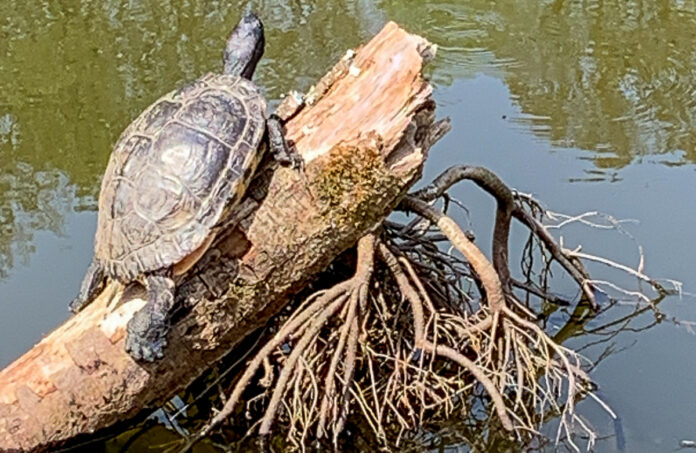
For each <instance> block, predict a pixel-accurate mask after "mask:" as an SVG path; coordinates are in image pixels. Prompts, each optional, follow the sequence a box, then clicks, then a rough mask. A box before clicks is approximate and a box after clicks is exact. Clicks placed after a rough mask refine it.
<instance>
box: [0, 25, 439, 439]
mask: <svg viewBox="0 0 696 453" xmlns="http://www.w3.org/2000/svg"><path fill="white" fill-rule="evenodd" d="M433 54H434V48H433V47H432V46H431V45H430V44H429V43H428V42H427V41H425V40H424V39H423V38H420V37H418V36H415V35H410V34H408V33H406V32H405V31H403V30H402V29H400V28H399V27H398V26H397V25H396V24H394V23H389V24H387V25H386V26H385V28H384V29H383V30H382V31H381V32H380V33H379V34H378V35H377V36H376V37H375V38H373V39H372V40H371V41H370V42H369V43H368V44H366V45H365V46H364V47H362V48H361V49H359V50H358V51H357V52H356V53H352V52H349V53H348V54H346V56H345V57H344V58H343V59H342V60H341V61H340V62H339V63H338V64H337V65H336V66H335V67H334V68H333V69H332V70H331V71H330V72H329V73H328V74H327V75H326V76H325V77H324V78H323V79H322V80H321V81H320V82H319V83H318V84H317V86H315V88H314V89H313V90H312V91H310V93H309V95H308V97H307V99H308V102H307V105H306V106H305V107H304V108H303V109H302V110H301V111H300V112H299V113H298V114H297V115H296V116H295V117H294V118H293V119H292V120H291V121H290V122H289V123H288V124H287V135H288V138H289V139H291V140H292V141H294V142H295V146H296V147H297V149H298V151H299V152H300V153H301V154H302V156H303V157H304V159H305V162H306V167H305V172H304V174H302V173H298V172H296V171H293V170H292V169H286V168H278V169H277V170H275V171H271V170H270V169H266V170H264V171H263V172H262V175H263V176H262V177H260V178H258V179H257V181H256V183H255V187H254V188H253V190H252V191H251V195H250V197H249V198H248V199H247V200H245V201H244V203H243V207H244V209H243V212H244V214H245V217H244V218H243V219H242V220H241V223H240V224H239V226H238V227H237V228H235V229H234V230H233V231H231V232H229V233H227V234H226V235H225V236H224V237H221V238H218V239H217V240H216V242H215V244H214V246H213V247H212V248H211V249H210V250H209V251H208V252H207V253H206V255H205V256H204V257H203V259H202V260H201V261H200V262H199V263H198V265H196V266H195V267H194V268H193V269H192V270H191V271H190V272H189V273H188V274H186V275H184V276H183V277H182V278H181V279H180V280H179V281H178V283H177V284H178V287H177V299H178V302H179V303H180V304H181V306H185V307H187V310H186V311H185V313H182V315H181V316H180V319H178V320H177V322H176V324H175V326H174V328H173V331H172V332H171V334H170V335H169V346H168V347H167V348H166V350H165V358H164V359H163V360H160V361H158V362H156V363H154V364H140V363H136V362H134V361H133V360H131V358H130V357H129V356H128V355H127V354H126V353H125V352H124V348H123V341H124V334H125V326H126V323H127V321H128V319H130V317H131V315H132V314H133V313H134V312H135V311H136V310H138V309H139V308H140V307H141V306H142V305H143V303H144V302H143V300H142V299H141V297H142V294H141V293H139V292H138V290H137V289H133V288H129V289H127V290H126V294H124V290H123V288H120V287H119V286H118V285H117V284H111V285H109V286H108V287H107V289H106V290H105V291H104V293H103V294H102V295H101V296H100V297H99V298H98V300H97V301H95V302H94V303H92V305H90V306H89V307H87V308H86V309H85V310H84V311H83V312H81V313H80V314H78V315H77V316H75V317H73V318H71V319H70V320H69V321H67V322H66V323H65V324H63V325H62V326H60V327H59V328H57V329H56V330H55V331H54V332H52V333H51V334H50V335H48V336H47V337H45V338H44V339H43V340H42V341H41V342H40V343H38V344H37V345H36V346H34V347H33V348H32V349H31V350H30V351H28V352H27V353H26V354H25V355H24V356H22V357H20V358H19V359H18V360H16V361H15V362H14V363H12V364H11V365H9V366H8V367H7V368H5V369H4V370H2V371H0V451H26V450H34V449H45V448H48V447H50V446H54V445H57V444H60V443H63V442H65V441H66V440H69V439H71V438H73V437H74V436H76V435H79V434H84V433H92V432H94V431H96V430H99V429H102V428H105V427H108V426H110V425H112V424H114V423H116V422H117V421H121V420H124V419H128V418H129V417H132V416H135V415H137V414H138V413H139V412H141V411H142V410H144V409H146V408H152V407H154V406H156V405H158V404H160V403H162V402H163V401H165V400H167V399H168V398H170V397H172V396H173V395H174V394H175V393H176V392H177V391H180V390H181V389H183V388H185V387H186V386H187V385H188V384H189V383H190V382H191V381H192V380H193V379H195V378H196V377H197V376H199V375H200V374H201V373H202V372H203V371H205V370H206V369H207V368H208V367H209V366H210V365H211V364H213V363H214V362H215V361H216V360H218V359H219V358H220V357H221V356H222V355H224V354H225V353H226V352H228V351H229V350H230V348H232V347H233V346H234V345H235V344H237V343H238V342H239V341H240V340H241V339H243V338H244V337H245V335H247V334H249V333H250V332H252V331H253V330H254V329H256V328H257V327H259V326H261V325H263V324H264V323H265V322H266V321H267V320H268V318H269V317H270V316H272V315H273V314H275V313H277V312H278V311H279V310H280V308H282V306H283V305H284V304H285V303H286V302H287V300H288V298H289V296H290V295H291V294H292V293H294V292H296V291H298V290H299V289H301V288H302V287H303V286H305V285H306V284H307V283H308V282H309V281H310V280H311V278H312V276H313V275H315V274H316V273H317V272H318V271H320V270H322V269H324V268H325V267H326V266H327V265H328V264H329V263H330V262H331V261H332V260H333V259H334V258H335V257H336V256H337V255H338V254H339V253H341V252H342V251H344V250H346V249H347V248H349V247H351V246H352V245H354V244H355V243H356V241H357V240H358V239H359V238H360V237H361V236H362V235H364V234H365V233H366V232H367V231H369V230H370V229H371V228H373V227H374V226H375V225H376V224H378V223H379V222H380V221H381V220H382V219H383V218H384V217H385V216H386V215H388V214H389V213H390V211H391V210H392V209H393V208H394V207H395V206H396V204H397V203H398V202H399V200H400V198H401V197H402V196H403V195H404V194H405V193H406V191H407V190H408V189H409V188H410V186H411V185H412V184H413V183H414V182H415V181H416V180H417V179H418V177H419V176H420V172H421V168H422V165H423V162H424V159H425V156H426V153H427V151H428V149H429V148H430V146H431V145H432V143H433V142H434V141H436V140H437V139H439V138H440V137H441V136H442V135H443V134H444V133H445V132H446V131H447V129H448V125H449V123H448V122H447V121H442V122H436V121H435V116H434V110H435V105H434V102H433V101H432V99H431V97H430V96H431V87H430V85H429V84H428V83H427V81H425V80H424V79H423V78H422V75H421V70H422V66H423V64H424V62H425V61H427V60H428V59H430V58H431V57H432V56H433ZM140 291H141V290H140ZM51 303H64V301H51Z"/></svg>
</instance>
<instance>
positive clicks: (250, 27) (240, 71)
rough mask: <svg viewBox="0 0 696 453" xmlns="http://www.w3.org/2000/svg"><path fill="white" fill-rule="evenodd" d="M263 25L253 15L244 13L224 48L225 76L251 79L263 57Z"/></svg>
mask: <svg viewBox="0 0 696 453" xmlns="http://www.w3.org/2000/svg"><path fill="white" fill-rule="evenodd" d="M264 43H265V41H264V37H263V24H262V23H261V20H260V19H259V18H258V16H257V15H256V14H254V13H245V14H244V16H242V19H241V20H240V21H239V23H238V24H237V26H236V27H234V30H232V34H231V35H230V37H229V39H228V40H227V47H225V56H224V62H225V74H231V75H236V76H240V77H244V78H246V79H251V76H252V75H253V74H254V69H256V63H258V62H259V60H260V59H261V56H262V55H263V46H264Z"/></svg>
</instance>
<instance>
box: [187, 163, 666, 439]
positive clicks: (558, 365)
mask: <svg viewBox="0 0 696 453" xmlns="http://www.w3.org/2000/svg"><path fill="white" fill-rule="evenodd" d="M463 179H470V180H472V181H474V182H476V183H477V184H478V185H479V186H480V187H482V188H483V189H484V190H486V191H487V192H488V193H490V194H491V195H493V196H494V197H495V199H496V200H497V214H496V226H495V228H494V235H493V259H492V260H489V259H488V258H487V257H486V256H485V255H484V254H483V253H482V252H481V250H480V249H479V248H478V246H477V245H476V244H475V243H474V242H473V240H472V239H471V237H470V235H468V234H467V233H466V232H464V231H463V230H462V229H461V228H460V227H459V226H458V225H457V224H456V223H455V222H454V220H452V219H451V218H450V217H448V216H447V215H446V213H445V212H442V211H439V210H438V209H436V208H435V207H434V206H433V205H432V202H434V201H435V200H436V199H438V198H440V197H447V190H448V189H449V188H450V187H451V186H452V185H453V184H455V183H456V182H458V181H461V180H463ZM445 206H447V204H446V205H445ZM400 209H402V210H406V211H408V212H412V213H415V214H416V215H417V218H416V220H414V221H412V222H410V223H409V224H406V225H402V224H400V223H396V222H394V221H385V222H384V225H383V226H382V229H381V230H377V231H376V232H375V233H374V234H371V235H368V236H365V237H363V238H362V239H361V240H360V241H359V243H358V245H357V263H356V266H355V269H356V270H355V273H354V275H353V276H352V277H351V278H349V279H348V280H345V281H343V282H341V283H338V284H336V285H334V286H333V287H331V288H329V289H326V290H322V291H319V292H317V293H315V294H313V295H311V296H309V297H308V298H306V299H305V300H304V302H302V303H301V304H300V305H299V307H298V308H297V309H295V310H294V311H293V314H292V316H290V317H289V318H288V319H287V320H285V321H282V320H280V319H278V320H277V321H276V324H275V327H274V328H275V329H276V333H275V335H273V337H272V338H271V339H270V340H269V341H267V343H266V344H265V345H264V346H263V347H261V348H260V350H259V351H258V353H257V354H256V356H255V357H254V358H253V359H252V360H251V361H250V362H249V363H248V365H247V367H246V369H245V370H244V373H243V374H242V375H241V377H240V378H239V379H237V380H236V383H235V385H234V389H233V391H232V393H231V395H230V397H229V398H228V399H227V401H226V402H225V404H224V406H223V408H222V409H221V410H220V412H219V413H217V415H215V416H214V417H213V418H212V419H211V420H210V421H209V422H208V424H207V425H206V426H205V427H204V428H203V429H202V430H200V431H199V434H198V436H196V437H195V438H194V439H193V441H195V440H197V439H200V438H201V437H203V436H206V435H209V434H210V433H212V432H213V430H214V429H215V428H216V427H217V426H218V425H219V424H220V423H221V422H222V421H224V420H225V419H227V418H228V417H229V416H230V415H231V414H232V413H233V411H234V408H235V406H236V405H237V404H238V403H239V402H240V400H241V397H242V394H243V392H244V390H245V389H246V388H247V387H248V386H249V384H250V383H251V382H252V379H253V378H254V376H255V375H256V374H257V371H258V370H259V368H260V367H261V366H262V365H264V367H265V368H269V367H270V368H271V369H274V368H275V369H278V370H279V373H278V377H277V378H276V379H274V384H273V385H272V386H269V387H268V388H269V390H268V391H267V393H269V394H270V396H269V398H268V400H267V403H266V404H265V409H264V410H263V414H261V415H260V417H259V421H258V426H259V428H258V434H259V435H260V437H261V440H262V443H264V444H266V443H267V442H268V441H269V439H270V436H271V434H272V431H274V430H279V431H282V432H283V434H284V436H285V438H286V441H287V442H289V443H290V444H291V445H293V446H294V447H295V448H296V449H300V450H302V449H304V448H305V447H306V446H307V445H308V443H309V439H316V440H317V441H318V442H330V443H331V444H332V445H333V447H334V448H338V447H339V445H340V443H341V434H342V433H344V431H345V428H346V426H347V423H348V420H349V419H350V418H351V416H352V415H357V414H360V415H361V417H362V420H364V421H365V422H366V423H367V425H368V426H369V429H370V430H371V431H372V433H373V434H374V436H375V438H376V439H377V442H378V443H379V444H380V445H381V446H382V447H384V446H389V445H396V446H398V445H399V443H400V442H402V441H404V440H405V436H407V434H408V433H412V432H414V430H415V429H418V428H421V429H422V428H423V427H424V426H426V425H428V424H429V423H430V422H431V421H433V420H442V419H445V418H447V417H450V416H451V415H452V414H453V413H454V412H455V411H457V410H459V411H462V410H465V411H467V412H468V413H469V414H475V413H476V412H477V411H480V410H484V412H486V413H487V411H488V409H487V408H489V409H490V411H491V412H492V413H495V414H496V417H495V419H497V421H498V423H499V425H498V426H499V427H500V428H502V432H507V433H508V434H507V436H508V437H509V438H512V439H515V441H516V442H523V443H524V442H525V440H528V439H530V438H532V437H537V436H540V430H541V427H542V425H543V424H544V423H546V422H547V421H548V420H549V417H550V416H554V417H558V430H557V434H556V441H557V442H558V441H560V440H564V441H565V442H566V443H567V445H569V446H570V447H571V448H574V449H576V450H577V449H578V446H577V445H576V444H575V443H574V441H573V438H574V434H573V433H574V431H573V429H574V425H575V426H576V427H578V426H579V428H580V429H581V430H584V432H585V436H586V437H585V439H586V444H587V446H588V447H589V448H591V446H592V444H593V442H594V439H595V437H594V436H595V434H594V433H593V432H592V430H591V428H590V427H588V426H587V425H586V424H585V423H584V422H583V421H582V420H580V419H579V418H578V417H577V415H576V414H575V411H574V406H575V402H576V400H577V399H578V398H580V397H582V396H583V395H585V394H587V393H588V392H592V389H593V385H592V382H591V381H590V378H589V376H588V375H587V373H586V372H585V371H584V370H583V365H584V364H585V363H586V361H584V359H583V358H582V357H581V356H580V355H579V354H577V353H576V352H574V351H572V350H570V349H568V348H566V347H564V346H562V345H561V344H559V343H557V342H556V341H554V339H553V338H551V337H550V336H549V335H548V334H547V333H546V332H545V331H544V329H543V328H542V327H540V326H539V325H538V324H537V322H536V321H537V319H538V313H537V312H536V311H534V310H531V309H530V308H529V307H528V306H526V305H524V304H523V303H522V302H520V300H519V299H518V298H517V296H516V294H515V292H514V291H522V292H523V293H524V294H525V295H526V296H527V297H530V296H533V297H537V298H542V299H548V300H551V301H556V302H558V303H559V304H560V303H563V304H564V305H569V304H570V302H569V301H566V300H563V299H560V298H558V297H556V296H552V295H551V294H550V293H549V292H548V291H547V289H546V286H545V285H532V284H530V282H529V281H528V282H520V281H516V280H514V279H513V278H512V277H511V276H510V270H509V263H508V236H509V232H510V223H511V220H512V218H513V217H514V218H516V219H518V220H519V221H520V222H521V223H522V224H523V225H525V226H526V227H527V228H528V229H529V230H530V234H531V236H532V238H533V239H534V240H535V241H536V242H537V243H538V244H539V246H540V249H541V253H542V256H543V257H545V258H544V263H543V265H542V269H541V271H540V272H541V274H542V275H543V279H544V280H543V281H544V282H546V281H547V280H548V277H547V274H548V272H549V269H550V262H551V260H555V261H557V262H558V263H560V264H561V266H562V267H563V268H564V269H565V270H566V271H568V272H569V273H570V275H571V276H572V277H573V278H574V279H575V281H576V282H577V284H578V286H579V287H580V288H581V290H582V292H583V293H584V295H585V298H586V300H587V302H588V303H589V304H590V306H592V307H595V308H596V307H597V304H596V301H595V298H594V291H595V287H594V284H593V280H591V278H590V276H589V274H588V273H587V271H586V270H585V268H584V266H583V264H582V262H581V261H580V259H581V258H587V259H592V258H594V257H591V256H590V257H589V258H588V256H586V255H583V254H581V253H579V252H573V251H568V250H565V249H563V248H562V247H561V246H560V245H559V244H558V243H557V242H556V241H555V239H554V238H553V237H552V236H551V234H550V233H549V232H548V230H547V228H546V227H544V226H543V225H542V223H541V221H540V220H538V219H537V217H543V212H544V211H543V210H541V208H540V206H539V205H538V204H537V203H536V202H535V201H534V200H532V199H531V198H530V197H527V196H522V195H519V194H516V193H515V192H513V191H512V190H510V189H509V188H508V187H507V186H506V185H505V184H504V183H503V182H502V181H501V180H500V179H499V178H497V177H496V176H495V175H494V174H493V173H491V172H490V171H489V170H486V169H484V168H481V167H461V166H460V167H452V168H450V169H449V170H447V171H446V172H445V173H443V174H442V175H441V176H440V177H438V178H437V179H436V180H435V181H434V182H433V184H432V185H430V186H428V187H426V188H424V189H422V190H419V191H417V192H415V193H413V194H411V195H409V196H406V197H405V198H404V199H403V201H402V203H401V205H400ZM447 243H448V244H449V245H451V246H452V248H453V249H454V250H456V251H457V252H458V253H459V254H461V256H458V255H457V254H456V253H451V252H450V251H448V250H447V249H445V248H444V247H443V245H445V244H447ZM532 255H533V254H532V253H531V252H529V253H528V257H527V258H526V259H527V260H528V261H530V262H529V263H527V264H526V265H525V266H527V272H525V273H526V274H527V273H529V272H531V271H530V269H531V267H532V263H531V261H532ZM605 264H606V262H605ZM615 267H617V268H618V269H622V270H626V271H627V272H629V274H631V275H634V276H637V277H639V278H640V279H641V280H642V281H646V282H648V283H650V284H651V285H652V287H653V288H654V289H656V290H657V291H661V290H662V289H664V288H663V287H662V286H660V284H659V283H657V282H656V281H654V280H652V279H650V278H649V277H647V276H646V275H644V274H643V273H642V271H633V270H631V269H630V268H622V267H620V265H616V266H615ZM473 289H475V290H476V291H477V292H478V293H479V297H475V296H474V294H473V292H472V290H473ZM641 294H642V293H641ZM404 302H405V303H404ZM288 349H289V352H288ZM265 374H266V377H265V378H264V379H266V378H268V377H269V376H270V378H271V379H272V378H273V376H274V373H273V372H272V371H271V372H268V371H267V372H266V373H265ZM267 396H268V395H267ZM593 397H595V398H596V396H593ZM352 406H354V407H353V408H352ZM604 407H607V406H604ZM280 420H282V423H281V422H280ZM491 420H492V419H491ZM253 426H257V425H256V424H254V425H253ZM281 426H283V427H284V429H282V430H281V429H280V427H281ZM488 430H489V435H490V436H493V435H494V434H493V433H494V432H495V429H494V427H492V426H489V427H488ZM491 430H493V431H491ZM190 445H191V442H190V443H189V446H190Z"/></svg>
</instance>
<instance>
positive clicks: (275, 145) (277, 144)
mask: <svg viewBox="0 0 696 453" xmlns="http://www.w3.org/2000/svg"><path fill="white" fill-rule="evenodd" d="M266 129H267V131H268V150H269V151H270V153H271V156H273V159H274V160H276V161H277V162H278V163H280V164H281V165H285V166H292V168H294V169H301V168H302V167H303V166H304V161H303V160H302V156H300V154H299V153H298V152H297V150H296V149H295V148H294V147H292V146H288V143H287V141H285V136H284V133H283V123H282V122H281V119H280V117H279V116H278V115H276V114H271V115H270V116H269V117H268V120H266Z"/></svg>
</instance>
